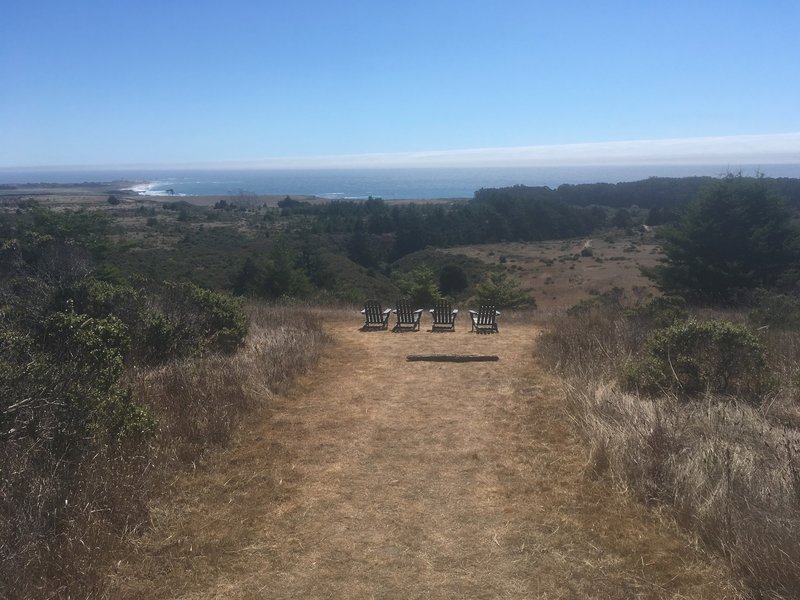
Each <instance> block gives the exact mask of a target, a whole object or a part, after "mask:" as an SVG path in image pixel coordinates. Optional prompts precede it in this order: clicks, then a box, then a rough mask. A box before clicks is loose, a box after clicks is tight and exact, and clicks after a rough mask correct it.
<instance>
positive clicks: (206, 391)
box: [0, 304, 325, 598]
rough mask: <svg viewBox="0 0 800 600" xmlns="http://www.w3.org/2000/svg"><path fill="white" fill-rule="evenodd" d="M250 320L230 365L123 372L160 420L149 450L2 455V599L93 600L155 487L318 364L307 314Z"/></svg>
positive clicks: (9, 451)
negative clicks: (59, 456) (76, 456)
mask: <svg viewBox="0 0 800 600" xmlns="http://www.w3.org/2000/svg"><path fill="white" fill-rule="evenodd" d="M249 313H250V323H251V325H250V334H249V336H248V338H247V341H246V345H245V347H244V348H243V349H242V350H241V351H240V352H238V353H237V354H236V355H235V356H233V357H221V356H209V357H206V358H202V359H197V360H191V361H185V362H178V363H172V364H170V365H167V366H164V367H161V368H159V369H155V370H152V371H141V372H132V373H130V374H129V377H130V382H131V384H132V385H133V387H134V390H135V396H136V398H137V399H138V401H139V402H141V403H144V404H146V405H148V406H149V407H150V408H151V409H152V410H153V412H154V413H155V414H156V415H157V416H158V418H159V429H158V432H157V435H156V437H155V439H153V440H149V441H148V443H147V444H146V445H143V444H137V445H133V444H131V445H129V446H126V447H122V448H116V449H115V450H113V451H111V450H108V449H106V450H102V451H99V452H97V453H94V454H91V455H88V456H86V457H84V458H83V459H82V460H81V461H79V462H77V463H75V464H73V465H70V466H69V467H68V466H67V465H68V462H62V461H54V462H53V464H50V465H41V464H33V463H32V459H31V456H32V455H33V453H32V452H29V451H26V449H24V448H17V447H12V446H11V445H10V444H7V445H4V446H3V447H2V449H0V465H2V481H0V492H2V494H1V496H2V500H0V509H1V512H0V515H1V516H2V520H0V559H1V560H0V598H47V597H73V598H90V597H96V596H98V595H102V594H103V588H104V571H105V570H106V568H107V566H108V564H109V560H110V558H111V557H112V556H114V555H116V554H119V553H121V552H124V551H125V548H126V547H127V544H129V543H130V542H131V541H132V540H135V539H136V538H137V537H138V536H139V535H141V532H142V531H143V530H144V529H146V528H147V527H148V525H149V523H150V513H149V504H150V502H151V501H152V498H153V497H154V496H158V495H160V494H161V493H163V485H164V482H165V481H168V480H170V479H174V477H175V474H176V473H178V472H180V471H182V470H185V469H186V467H187V465H189V466H195V465H197V464H199V463H201V461H202V460H203V459H204V457H205V456H206V453H207V450H208V449H210V448H214V447H223V446H224V445H225V444H227V443H228V442H229V440H230V439H231V436H232V435H233V433H234V432H235V430H236V427H237V426H238V425H239V424H240V423H241V421H242V419H243V418H244V417H245V416H246V415H247V414H249V413H250V412H251V411H252V410H253V409H254V408H255V407H257V406H263V405H264V404H266V403H268V402H269V400H270V399H271V398H272V397H273V396H274V394H276V393H279V392H281V391H285V390H286V389H287V388H288V385H289V383H290V382H291V381H292V380H293V379H295V378H296V377H297V376H298V375H300V374H302V373H304V372H306V371H307V370H308V369H309V368H311V367H312V366H313V365H314V364H315V363H316V360H317V358H318V356H319V352H320V349H321V347H322V346H323V342H324V340H325V335H324V333H323V332H322V329H321V325H320V322H319V320H318V319H317V318H316V317H314V316H313V315H311V314H310V313H309V312H308V311H304V310H297V309H292V310H290V309H286V308H280V307H268V306H265V305H260V304H254V305H252V306H250V307H249ZM67 469H69V471H68V472H67Z"/></svg>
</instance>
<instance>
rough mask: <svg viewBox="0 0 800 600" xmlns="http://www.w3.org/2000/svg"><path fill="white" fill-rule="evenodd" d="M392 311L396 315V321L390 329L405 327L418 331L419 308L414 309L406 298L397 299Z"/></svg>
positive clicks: (397, 329) (420, 311)
mask: <svg viewBox="0 0 800 600" xmlns="http://www.w3.org/2000/svg"><path fill="white" fill-rule="evenodd" d="M394 313H395V315H396V316H397V323H396V324H395V326H394V329H393V330H392V331H400V330H402V329H406V328H409V329H411V330H412V331H419V320H420V317H422V309H421V308H418V309H416V310H414V309H412V308H411V302H409V301H408V300H398V301H397V308H396V309H395V311H394Z"/></svg>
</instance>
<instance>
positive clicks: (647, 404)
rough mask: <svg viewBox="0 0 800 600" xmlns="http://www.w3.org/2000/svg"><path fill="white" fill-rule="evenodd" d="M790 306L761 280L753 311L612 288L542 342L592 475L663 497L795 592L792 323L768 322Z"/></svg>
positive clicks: (798, 486)
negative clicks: (561, 381) (563, 384)
mask: <svg viewBox="0 0 800 600" xmlns="http://www.w3.org/2000/svg"><path fill="white" fill-rule="evenodd" d="M794 305H795V301H794V300H793V299H792V298H791V297H781V296H777V297H772V298H770V297H769V296H768V294H767V293H766V292H764V293H763V294H762V295H761V296H760V297H757V298H756V300H754V301H752V302H751V306H750V308H749V319H748V310H746V309H742V310H738V311H734V310H731V309H726V310H725V311H722V310H719V309H718V310H711V309H708V308H706V309H703V310H702V311H701V310H700V309H690V308H687V307H686V306H685V304H684V303H683V302H682V301H680V300H678V299H674V298H667V297H663V298H655V299H653V300H652V301H650V302H649V303H645V304H641V303H638V302H636V301H634V300H632V299H631V298H629V297H628V296H626V295H625V294H622V293H621V292H620V291H614V292H612V293H609V294H604V295H602V296H598V297H596V298H593V299H591V300H589V301H587V302H584V303H582V304H581V305H580V306H578V307H575V308H573V309H572V310H570V311H569V313H568V314H566V315H564V316H563V317H560V318H557V319H556V320H555V321H554V322H553V323H552V324H551V327H550V328H549V331H548V332H547V333H546V334H545V335H543V336H542V337H541V338H540V342H539V355H540V356H542V357H543V359H544V360H546V361H549V362H550V366H551V368H552V369H553V370H555V371H557V372H559V373H560V374H561V375H563V376H564V377H565V378H566V379H567V381H568V386H567V388H566V389H567V406H568V410H569V411H570V412H571V413H572V417H573V419H574V422H575V423H577V424H578V426H579V429H580V433H581V435H582V437H583V438H584V440H585V442H586V444H587V446H588V453H589V455H590V457H591V459H590V464H589V472H590V474H592V475H594V476H608V477H609V478H610V479H612V480H613V481H615V482H618V483H619V485H620V486H621V487H622V488H624V489H625V490H626V491H628V492H630V493H633V494H634V495H635V496H637V497H638V498H639V499H641V500H642V501H644V502H647V503H659V504H666V505H670V506H672V508H673V514H674V516H675V518H676V520H677V521H678V522H679V523H681V524H682V525H684V526H685V527H687V528H689V529H691V530H692V531H694V532H696V533H697V534H698V535H699V537H700V538H701V539H702V540H704V542H705V543H707V544H708V545H709V546H710V547H713V548H716V549H717V550H719V551H720V552H722V553H723V554H725V555H726V556H727V557H728V559H729V560H730V562H731V564H732V565H733V567H734V568H735V570H736V572H737V574H738V575H739V576H741V578H742V579H743V580H745V581H746V582H747V584H748V585H749V586H750V587H751V589H752V591H753V593H754V595H755V596H756V597H770V598H794V597H798V595H800V542H799V541H798V540H800V406H799V405H798V403H797V400H796V398H797V396H798V392H799V391H800V367H798V365H799V364H800V336H798V334H797V331H796V330H793V329H791V328H787V327H779V326H778V325H777V323H779V322H780V321H781V319H780V316H779V314H780V313H781V311H783V310H784V308H786V307H788V308H790V309H791V308H792V307H793V306H794ZM692 313H693V314H692ZM701 315H702V318H700V317H701ZM767 317H769V318H770V319H771V320H770V326H769V327H768V328H763V323H764V321H765V320H766V318H767ZM748 320H749V321H750V322H751V323H753V324H756V325H758V326H759V327H760V328H761V330H760V331H755V330H754V329H751V328H750V327H747V326H745V325H744V324H743V323H746V322H747V321H748ZM626 388H627V391H626ZM632 392H635V393H632Z"/></svg>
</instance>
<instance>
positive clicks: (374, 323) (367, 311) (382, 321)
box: [361, 300, 392, 329]
mask: <svg viewBox="0 0 800 600" xmlns="http://www.w3.org/2000/svg"><path fill="white" fill-rule="evenodd" d="M391 312H392V309H391V308H387V309H384V308H382V307H381V303H380V302H378V301H377V300H367V301H366V302H365V303H364V308H363V309H362V310H361V314H362V315H364V326H363V327H362V329H372V328H373V327H378V328H380V329H387V328H388V327H389V315H390V314H391Z"/></svg>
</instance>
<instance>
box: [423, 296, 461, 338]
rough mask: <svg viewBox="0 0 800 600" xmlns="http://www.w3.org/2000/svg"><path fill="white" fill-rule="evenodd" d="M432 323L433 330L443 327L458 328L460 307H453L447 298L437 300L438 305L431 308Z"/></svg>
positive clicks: (452, 329) (453, 329) (451, 329)
mask: <svg viewBox="0 0 800 600" xmlns="http://www.w3.org/2000/svg"><path fill="white" fill-rule="evenodd" d="M430 313H431V319H433V324H432V325H431V330H432V331H437V330H441V329H449V330H450V331H455V330H456V317H457V316H458V309H457V308H452V307H451V306H450V303H449V302H448V301H447V300H437V301H436V306H434V307H433V308H432V309H431V310H430Z"/></svg>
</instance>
